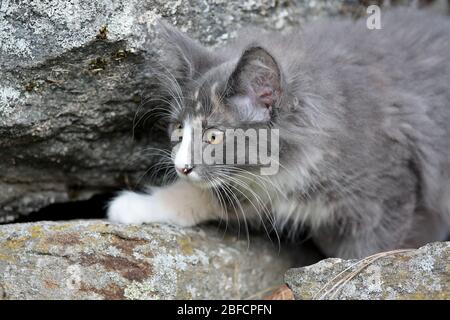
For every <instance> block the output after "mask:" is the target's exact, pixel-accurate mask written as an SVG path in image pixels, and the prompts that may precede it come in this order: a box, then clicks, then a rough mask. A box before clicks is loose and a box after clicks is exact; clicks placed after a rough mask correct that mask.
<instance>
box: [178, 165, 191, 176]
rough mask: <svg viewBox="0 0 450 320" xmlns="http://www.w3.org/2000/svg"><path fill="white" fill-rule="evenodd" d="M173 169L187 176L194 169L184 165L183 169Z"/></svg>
mask: <svg viewBox="0 0 450 320" xmlns="http://www.w3.org/2000/svg"><path fill="white" fill-rule="evenodd" d="M175 169H176V170H177V171H178V172H179V173H181V174H184V175H188V174H189V173H191V171H192V169H194V166H190V165H186V166H185V167H184V168H178V167H176V168H175Z"/></svg>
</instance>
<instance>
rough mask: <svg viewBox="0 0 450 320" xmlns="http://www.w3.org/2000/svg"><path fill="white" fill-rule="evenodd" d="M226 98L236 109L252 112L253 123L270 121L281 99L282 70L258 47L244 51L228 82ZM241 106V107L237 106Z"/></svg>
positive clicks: (268, 54) (247, 112)
mask: <svg viewBox="0 0 450 320" xmlns="http://www.w3.org/2000/svg"><path fill="white" fill-rule="evenodd" d="M227 93H228V94H227V95H228V96H229V97H230V96H231V97H235V98H236V97H238V98H239V99H235V100H237V101H240V102H241V103H237V104H238V105H237V107H238V108H245V109H251V110H240V111H244V112H245V113H246V114H251V113H253V114H254V116H256V120H270V114H271V111H272V109H273V107H274V106H275V105H276V103H277V102H278V100H279V99H280V97H281V70H280V68H279V66H278V63H277V62H276V61H275V59H274V58H273V57H272V55H271V54H270V53H269V52H267V51H266V50H265V49H263V48H261V47H251V48H249V49H247V50H245V51H244V53H243V54H242V56H241V58H240V59H239V62H238V63H237V65H236V68H235V69H234V71H233V73H232V74H231V77H230V79H229V80H228V92H227ZM239 104H241V105H239Z"/></svg>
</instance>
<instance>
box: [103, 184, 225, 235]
mask: <svg viewBox="0 0 450 320" xmlns="http://www.w3.org/2000/svg"><path fill="white" fill-rule="evenodd" d="M219 210H220V209H219V207H218V204H217V201H216V199H215V198H214V196H213V195H212V193H211V192H210V191H209V190H204V189H200V188H198V187H195V186H194V185H192V184H190V183H188V182H185V181H177V182H175V183H174V184H173V185H170V186H167V187H162V188H156V189H154V191H153V193H152V194H140V193H136V192H131V191H125V192H123V193H121V194H120V195H119V196H118V197H117V198H115V199H114V200H113V201H112V202H111V203H110V204H109V207H108V219H109V220H111V221H113V222H120V223H151V222H159V223H170V224H175V225H179V226H184V227H187V226H193V225H196V224H198V223H201V222H203V221H207V220H214V219H216V218H217V213H218V212H219Z"/></svg>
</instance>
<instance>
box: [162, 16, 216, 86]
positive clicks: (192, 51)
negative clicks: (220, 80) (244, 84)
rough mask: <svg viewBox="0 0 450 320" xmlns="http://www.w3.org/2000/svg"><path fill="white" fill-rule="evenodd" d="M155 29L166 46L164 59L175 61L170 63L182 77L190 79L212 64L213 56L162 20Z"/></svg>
mask: <svg viewBox="0 0 450 320" xmlns="http://www.w3.org/2000/svg"><path fill="white" fill-rule="evenodd" d="M156 28H157V31H158V34H159V35H160V36H161V37H162V39H163V40H164V41H165V45H166V46H167V49H166V50H168V52H167V54H168V56H166V57H165V58H168V59H172V60H173V59H175V61H171V62H172V63H174V64H175V66H174V67H175V68H177V69H180V70H179V71H181V72H182V73H183V76H184V77H186V78H188V79H192V78H194V77H195V76H196V75H198V74H202V73H204V72H205V71H206V70H208V69H209V68H211V67H212V65H213V64H214V62H215V57H214V55H213V54H212V53H211V52H210V51H209V50H208V49H207V48H205V47H203V46H202V45H201V44H199V43H198V42H197V41H195V40H194V39H192V38H190V37H189V36H188V35H187V34H185V33H183V32H181V31H180V30H178V29H177V28H175V27H173V26H172V25H170V24H169V23H167V22H165V21H163V20H158V23H157V24H156Z"/></svg>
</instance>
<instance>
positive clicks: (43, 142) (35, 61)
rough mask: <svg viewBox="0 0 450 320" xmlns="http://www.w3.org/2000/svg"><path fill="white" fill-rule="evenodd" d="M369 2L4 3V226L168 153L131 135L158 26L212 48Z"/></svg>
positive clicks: (147, 84) (157, 135) (0, 204)
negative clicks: (253, 28)
mask: <svg viewBox="0 0 450 320" xmlns="http://www.w3.org/2000/svg"><path fill="white" fill-rule="evenodd" d="M365 2H367V1H356V0H345V1H334V0H326V1H316V0H296V1H287V0H286V1H284V0H283V1H275V0H249V1H222V0H211V1H202V0H190V1H180V0H168V1H166V0H151V1H138V0H131V1H119V0H98V1H89V0H77V1H70V2H67V1H60V0H54V1H32V2H30V1H25V0H17V1H10V0H4V1H1V2H0V149H1V152H0V220H11V219H13V218H14V216H17V215H19V214H27V213H30V212H32V211H35V210H37V209H40V208H42V207H45V206H47V205H48V204H50V203H54V202H65V201H73V200H82V199H87V198H89V197H90V196H92V195H93V194H95V193H99V192H104V191H108V190H113V189H117V188H122V187H124V186H129V187H134V186H135V185H136V184H137V183H138V182H139V181H140V179H141V178H142V177H143V176H145V172H146V169H147V168H148V167H149V166H150V164H152V163H154V162H155V157H154V155H153V154H150V153H148V152H147V153H146V152H142V149H143V148H144V147H149V146H152V147H160V146H161V140H163V138H162V134H161V132H160V131H158V130H156V129H149V128H141V127H139V128H138V129H140V130H137V131H138V132H137V139H134V138H133V133H132V131H133V130H132V128H133V119H134V118H135V115H136V112H137V110H138V109H139V107H140V106H141V104H142V103H143V102H145V101H147V98H148V97H151V96H152V95H153V94H154V93H155V91H157V86H156V85H155V83H154V81H152V80H153V77H152V74H151V72H150V71H149V68H148V65H149V62H150V61H153V62H155V61H160V57H162V56H164V53H163V52H161V51H160V50H159V49H160V48H161V44H160V42H159V41H158V38H157V37H156V36H155V32H154V28H153V24H154V22H155V19H156V17H159V16H160V17H163V18H165V19H167V20H168V21H170V22H171V23H173V24H174V25H176V26H178V27H179V28H181V30H183V31H187V32H189V33H190V34H192V35H193V36H194V37H196V38H198V39H199V40H200V41H202V42H203V43H204V44H208V45H212V46H214V45H219V44H220V43H223V42H225V41H227V40H228V39H230V38H232V37H233V36H234V35H235V33H236V31H237V30H238V29H240V28H241V27H242V26H245V25H249V24H252V25H260V26H264V27H267V28H272V29H285V28H287V27H289V26H295V25H299V24H301V23H303V22H304V21H306V20H307V19H313V18H316V17H318V16H326V15H337V14H350V15H354V14H355V12H359V14H361V8H363V6H362V5H361V4H360V3H363V4H365ZM406 2H409V1H406ZM362 12H363V11H362ZM143 109H144V111H145V110H146V109H145V108H143ZM152 130H156V132H155V131H152Z"/></svg>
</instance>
